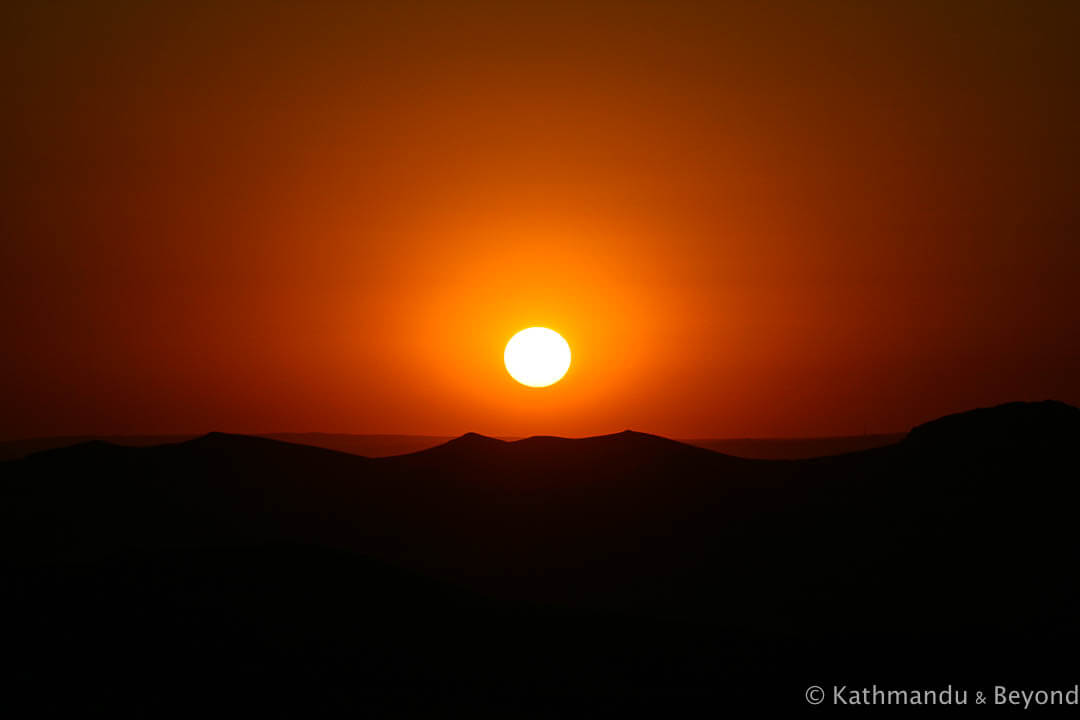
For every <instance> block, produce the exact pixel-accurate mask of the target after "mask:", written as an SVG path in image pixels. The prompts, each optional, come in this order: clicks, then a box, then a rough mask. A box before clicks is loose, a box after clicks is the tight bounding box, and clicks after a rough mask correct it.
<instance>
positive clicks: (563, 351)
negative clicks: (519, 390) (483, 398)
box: [503, 327, 570, 387]
mask: <svg viewBox="0 0 1080 720" xmlns="http://www.w3.org/2000/svg"><path fill="white" fill-rule="evenodd" d="M503 362H504V363H506V371H507V372H508V373H510V377H512V378H514V379H515V380H517V381H518V382H519V383H521V384H522V385H528V386H529V387H547V386H548V385H553V384H554V383H557V382H559V380H561V379H562V377H563V375H565V374H566V371H567V370H569V369H570V346H569V345H568V344H567V343H566V341H565V340H563V337H562V335H560V334H559V333H557V332H555V331H554V330H548V329H547V328H545V327H531V328H525V329H524V330H522V331H521V332H519V333H518V334H517V335H514V337H512V338H510V342H508V343H506V351H505V352H503Z"/></svg>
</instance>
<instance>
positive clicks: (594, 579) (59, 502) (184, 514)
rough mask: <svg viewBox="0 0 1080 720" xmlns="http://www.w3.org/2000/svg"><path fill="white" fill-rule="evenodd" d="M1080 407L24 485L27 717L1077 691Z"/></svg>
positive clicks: (14, 523)
mask: <svg viewBox="0 0 1080 720" xmlns="http://www.w3.org/2000/svg"><path fill="white" fill-rule="evenodd" d="M1078 439H1080V411H1078V410H1077V409H1076V408H1072V407H1069V406H1066V405H1061V404H1057V403H1037V404H1013V405H1007V406H1001V407H998V408H993V409H988V410H980V411H975V412H972V413H965V414H961V415H958V416H951V417H949V418H943V419H941V420H938V421H935V422H932V423H928V424H926V425H923V426H920V427H919V428H916V429H915V430H914V431H912V433H911V434H910V435H909V437H908V438H907V439H906V440H905V441H904V442H902V443H900V444H899V445H894V446H890V447H885V448H879V449H875V450H868V451H865V452H861V453H854V454H849V455H844V456H838V457H833V458H821V459H816V460H808V461H797V462H769V461H750V460H741V459H737V458H733V457H728V456H725V455H720V454H718V453H714V452H710V451H707V450H703V449H701V448H695V447H691V446H688V445H683V444H680V443H675V442H672V441H669V440H665V439H663V438H659V437H655V436H650V435H643V434H639V433H630V432H628V433H620V434H618V435H612V436H605V437H598V438H588V439H583V440H564V439H559V438H530V439H527V440H521V441H517V442H513V443H507V442H502V441H499V440H494V439H491V438H485V437H482V436H478V435H466V436H463V437H461V438H458V439H456V440H454V441H451V442H449V443H447V444H445V445H442V446H439V447H436V448H432V449H430V450H426V451H423V452H418V453H414V454H412V455H405V456H399V457H390V458H380V459H366V458H360V457H356V456H351V455H345V454H339V453H335V452H330V451H326V450H320V449H317V448H311V447H305V446H300V445H290V444H287V443H281V442H275V441H271V440H266V439H260V438H248V437H242V436H227V435H219V434H212V435H208V436H205V437H202V438H198V439H195V440H192V441H188V442H184V443H178V444H174V445H164V446H159V447H150V448H130V447H116V446H111V445H107V444H104V443H88V444H84V445H80V446H76V447H71V448H65V449H60V450H53V451H49V452H44V453H39V454H36V455H33V456H31V457H29V458H26V459H24V460H20V461H16V462H10V463H5V464H3V465H0V473H2V479H0V521H2V528H3V529H2V532H3V535H4V537H3V543H2V555H0V561H2V563H3V568H4V569H3V572H4V575H3V578H4V583H5V585H6V587H5V589H4V590H5V596H7V597H9V598H11V599H12V600H13V602H12V604H11V608H10V609H9V610H8V612H7V613H6V614H5V616H4V622H5V625H6V627H5V628H4V635H5V640H6V641H7V644H8V649H7V655H8V657H9V659H12V660H14V661H15V663H14V664H15V667H16V670H15V672H14V673H13V674H9V675H7V676H5V682H8V683H9V684H10V687H9V688H6V689H5V690H6V691H7V692H6V696H7V697H15V696H19V697H21V699H22V700H28V699H29V700H32V701H33V702H34V704H35V707H37V708H38V709H47V708H50V707H53V706H63V707H68V708H82V707H87V706H100V705H103V704H104V705H109V706H110V707H113V708H114V709H117V710H132V709H142V710H147V711H160V710H170V709H175V708H177V707H178V706H181V707H188V708H205V707H206V706H207V703H213V704H214V706H215V707H220V706H222V705H231V706H232V707H234V708H235V709H237V710H243V711H245V712H254V711H257V710H271V711H284V712H286V713H288V712H293V713H311V712H316V711H319V710H342V711H345V710H348V711H352V710H369V711H374V713H375V715H376V716H382V715H392V714H400V715H405V716H414V715H415V714H416V713H418V712H431V713H445V712H447V711H449V710H467V711H470V712H482V711H493V712H498V713H500V714H509V715H511V716H529V715H537V716H549V715H550V716H567V715H573V714H582V715H602V716H621V715H627V714H639V713H642V712H650V713H652V714H661V713H663V714H671V713H672V712H676V713H677V714H680V715H681V714H683V713H685V712H686V711H687V710H688V709H689V708H693V707H696V706H700V705H701V704H703V703H704V705H705V707H706V708H711V709H713V710H715V711H721V710H723V709H724V708H727V707H731V706H734V705H745V704H753V705H760V706H782V707H787V708H789V709H800V710H812V708H809V707H808V706H807V705H806V704H805V701H804V699H803V693H804V691H805V689H806V687H807V686H808V685H811V684H819V685H824V686H826V687H829V686H831V685H832V684H848V685H853V686H858V685H859V684H860V683H862V684H866V685H869V684H871V683H877V684H878V685H879V686H890V687H938V686H941V685H944V684H947V683H952V684H953V685H954V686H963V687H970V688H971V689H972V690H975V689H980V688H981V689H988V688H989V687H990V685H991V684H994V683H997V684H1001V683H1014V684H1017V685H1021V684H1023V685H1025V686H1027V687H1031V686H1035V687H1050V686H1056V685H1060V684H1061V683H1068V684H1069V685H1070V686H1071V684H1072V683H1074V682H1076V679H1077V677H1078V673H1080V661H1078V660H1077V659H1076V656H1075V652H1074V651H1073V648H1074V647H1075V643H1076V641H1077V640H1078V639H1080V628H1078V627H1077V620H1076V617H1075V608H1076V601H1077V596H1078V590H1080V588H1078V584H1077V581H1076V580H1075V570H1074V568H1075V567H1076V566H1077V560H1078V555H1080V552H1078V551H1080V545H1078V540H1080V537H1078V530H1077V528H1076V526H1075V523H1074V521H1073V517H1074V515H1075V511H1076V504H1077V500H1078V497H1080V492H1078V491H1077V488H1076V484H1075V481H1076V478H1077V476H1078V473H1077V457H1076V448H1077V447H1078V444H1077V440H1078Z"/></svg>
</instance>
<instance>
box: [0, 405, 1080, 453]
mask: <svg viewBox="0 0 1080 720" xmlns="http://www.w3.org/2000/svg"><path fill="white" fill-rule="evenodd" d="M1000 413H1008V414H1009V417H1010V418H1011V419H1010V420H1008V421H1007V422H1005V423H1004V425H1005V426H1007V427H1008V428H1009V430H1008V431H1007V432H1006V431H1002V432H1005V434H1006V435H1010V434H1011V435H1015V434H1017V433H1029V432H1032V431H1033V430H1032V429H1033V428H1034V427H1035V426H1037V425H1039V424H1040V423H1041V422H1044V421H1045V420H1046V419H1048V418H1050V417H1051V416H1054V417H1060V418H1064V419H1067V418H1069V417H1076V416H1077V414H1080V411H1078V410H1077V409H1076V408H1075V407H1073V406H1071V405H1068V404H1066V403H1062V402H1057V401H1053V400H1047V401H1042V402H1015V403H1005V404H1003V405H998V406H995V407H990V408H979V409H975V410H970V411H967V412H961V413H956V414H953V415H947V416H944V417H941V418H938V419H935V420H931V421H929V422H926V423H923V424H921V425H918V426H916V427H915V428H913V429H912V430H911V431H910V432H907V433H888V434H869V435H850V436H837V437H805V438H690V439H668V438H664V437H662V436H658V435H650V434H649V433H642V432H638V431H634V430H624V431H622V432H620V433H613V434H610V435H598V436H594V437H593V438H582V439H592V440H597V439H602V438H619V437H620V436H625V437H637V436H641V437H646V438H657V439H659V440H663V441H665V442H675V443H680V444H683V445H692V446H695V447H699V448H706V449H708V450H713V451H716V452H719V453H723V454H725V455H733V456H735V457H742V458H751V459H762V460H801V459H809V458H815V457H827V456H833V455H843V454H846V453H851V452H858V451H863V450H870V449H874V448H879V447H885V446H888V445H895V444H897V443H900V442H903V441H906V442H909V443H912V444H923V443H933V442H935V437H938V436H939V435H940V434H941V433H946V434H948V433H954V432H957V433H961V434H965V435H966V437H967V442H980V440H979V439H980V438H983V439H984V440H985V439H987V438H990V437H993V434H992V431H991V430H990V429H989V428H983V429H982V430H980V429H978V428H979V426H980V424H981V423H983V422H984V419H985V420H986V422H991V420H990V418H995V419H994V420H993V421H992V422H993V423H994V424H995V425H996V426H997V427H998V428H999V429H1000V428H1001V427H1002V423H1001V422H999V419H1000V418H1002V417H1003V416H1002V415H1000ZM1040 418H1042V420H1040ZM1067 424H1068V422H1066V425H1067ZM210 434H211V435H212V434H214V433H210ZM198 437H204V436H202V435H196V434H187V435H105V436H93V435H76V436H61V437H51V438H28V439H23V440H10V441H6V442H0V461H4V460H15V459H18V458H21V457H25V456H27V455H29V454H31V453H35V452H39V451H41V450H49V449H52V448H60V447H68V446H72V445H77V444H80V443H85V442H87V441H90V440H100V441H104V442H107V443H110V444H113V445H122V446H133V447H145V446H152V445H165V444H172V443H179V442H185V441H189V440H192V439H195V438H198ZM248 437H262V438H268V439H271V440H278V441H281V442H286V443H292V444H297V445H310V446H313V447H321V448H325V449H328V450H336V451H338V452H345V453H349V454H351V455H360V456H363V457H387V456H392V455H405V454H408V453H414V452H418V451H421V450H427V449H433V448H436V447H440V446H443V445H452V446H455V447H463V446H465V445H470V444H471V445H482V444H489V445H490V444H493V443H504V444H507V443H516V442H522V441H523V440H527V441H529V442H547V441H553V440H566V439H567V438H557V437H554V436H544V435H537V436H532V437H529V438H505V437H501V438H496V437H491V436H487V435H481V434H479V433H475V432H468V433H465V434H464V435H461V436H459V437H456V438H454V437H449V436H441V435H351V434H345V433H319V432H313V433H260V434H256V435H249V436H248ZM998 440H999V441H1001V440H1005V441H1007V438H1002V437H999V438H998ZM615 441H616V442H617V440H615ZM986 441H987V442H994V441H992V440H986Z"/></svg>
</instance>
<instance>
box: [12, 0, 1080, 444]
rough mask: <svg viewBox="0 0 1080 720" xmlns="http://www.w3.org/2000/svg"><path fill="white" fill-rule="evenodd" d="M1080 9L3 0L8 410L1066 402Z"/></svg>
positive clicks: (203, 426)
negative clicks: (538, 378) (516, 342)
mask: <svg viewBox="0 0 1080 720" xmlns="http://www.w3.org/2000/svg"><path fill="white" fill-rule="evenodd" d="M766 5H768V6H770V7H763V6H766ZM1078 7H1080V6H1078V5H1077V4H1076V3H1048V4H1044V3H1039V2H1030V1H1024V2H990V1H979V2H962V3H961V2H944V3H943V2H926V3H918V2H897V3H882V2H873V3H869V2H855V1H854V0H852V1H850V2H829V1H822V0H818V1H816V2H807V3H802V4H791V5H786V6H784V7H783V8H782V9H781V7H780V6H777V5H776V4H773V3H758V2H745V3H743V2H734V3H677V2H663V3H661V2H648V3H645V2H632V1H628V0H619V1H618V2H568V3H561V2H551V1H550V0H545V1H544V2H535V3H513V2H473V3H470V2H462V1H460V0H455V1H454V2H442V3H439V2H386V3H334V2H312V3H269V2H268V3H235V2H228V1H227V0H226V1H218V2H212V3H205V4H201V3H192V2H184V3H174V4H170V3H164V2H157V3H143V2H128V3H120V2H110V3H106V2H100V3H82V4H78V3H55V4H54V3H41V2H25V3H24V2H14V3H5V4H4V8H3V9H2V10H0V28H2V29H0V33H2V35H0V48H2V49H0V54H2V56H3V63H2V67H0V78H2V83H3V91H4V111H3V113H2V116H0V129H2V139H0V147H2V148H3V154H4V161H3V163H2V165H0V187H2V192H3V197H4V199H5V202H4V211H3V213H2V215H0V310H2V322H3V345H2V347H3V352H2V353H0V398H2V402H0V438H12V437H24V436H35V435H54V434H70V433H165V432H198V431H204V430H211V429H216V430H225V431H233V432H271V431H332V432H356V433H367V432H380V433H428V434H456V433H460V432H464V431H466V430H474V431H478V432H484V433H488V434H500V435H528V434H535V433H553V434H562V435H583V434H595V433H603V432H611V431H616V430H621V429H623V428H627V427H631V428H635V429H639V430H645V431H651V432H657V433H661V434H666V435H673V436H682V437H686V436H696V437H701V436H792V435H829V434H852V433H862V432H887V431H895V430H904V429H907V428H908V427H910V426H911V425H913V424H915V423H918V422H922V421H925V420H927V419H930V418H933V417H935V416H938V415H941V414H943V413H946V412H952V411H957V410H962V409H968V408H970V407H974V406H979V405H987V404H993V403H998V402H1003V401H1008V400H1024V399H1044V398H1055V399H1059V400H1064V401H1066V402H1070V403H1073V404H1080V312H1078V309H1080V237H1078V222H1077V220H1078V215H1080V171H1078V167H1080V140H1078V137H1080V133H1078V130H1077V129H1078V128H1080V99H1078V98H1080V93H1078V92H1077V88H1078V87H1080V52H1078V50H1077V38H1078V37H1080V21H1078V17H1080V10H1078ZM531 325H544V326H547V327H551V328H553V329H555V330H557V331H559V332H560V333H562V334H563V335H564V336H565V337H566V339H567V340H568V341H569V343H570V345H571V347H572V349H573V353H574V364H573V365H572V367H571V369H570V372H569V374H568V375H567V376H566V378H565V379H564V380H563V381H562V382H560V383H558V384H557V385H555V386H552V387H551V388H547V389H544V390H533V389H528V388H525V387H523V386H520V385H518V384H516V383H515V382H514V381H513V380H512V379H511V378H510V377H509V376H508V375H507V373H506V372H505V370H504V369H503V367H502V348H503V345H504V344H505V343H506V341H507V340H508V339H509V338H510V336H511V335H513V334H514V333H515V332H516V331H517V330H520V329H522V328H524V327H528V326H531Z"/></svg>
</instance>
